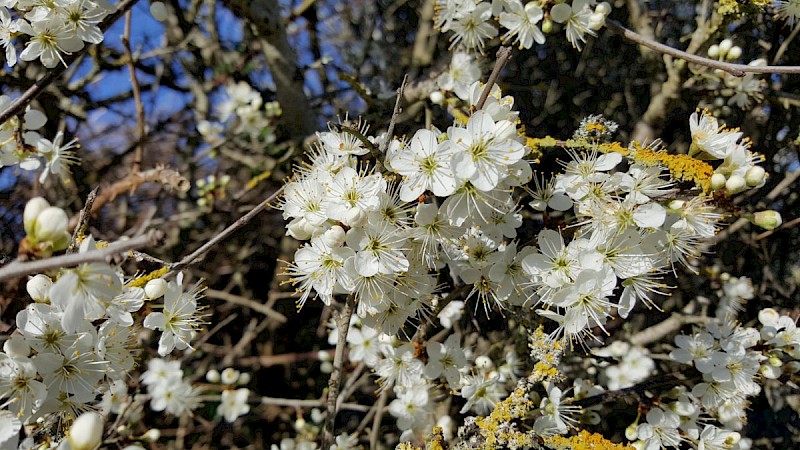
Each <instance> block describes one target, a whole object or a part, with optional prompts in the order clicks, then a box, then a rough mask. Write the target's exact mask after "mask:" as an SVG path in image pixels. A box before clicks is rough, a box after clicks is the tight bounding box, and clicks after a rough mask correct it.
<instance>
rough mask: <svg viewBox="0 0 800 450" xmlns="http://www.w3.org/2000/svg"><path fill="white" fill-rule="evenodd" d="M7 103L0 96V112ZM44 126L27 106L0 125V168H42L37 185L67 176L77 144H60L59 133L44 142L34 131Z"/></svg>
mask: <svg viewBox="0 0 800 450" xmlns="http://www.w3.org/2000/svg"><path fill="white" fill-rule="evenodd" d="M0 11H2V8H0ZM10 104H11V98H10V97H9V96H7V95H0V111H3V110H5V109H6V108H7V107H8V106H9V105H10ZM45 123H47V116H45V115H44V113H43V112H41V111H39V110H38V109H35V108H32V107H30V106H29V107H28V108H27V109H26V110H25V114H24V115H22V116H21V118H20V117H16V116H15V117H11V118H10V119H8V120H6V121H5V122H3V123H2V124H0V167H5V166H13V165H19V167H20V168H21V169H23V170H28V171H33V170H38V169H39V168H40V167H42V165H44V170H43V171H42V173H41V175H40V176H39V182H40V183H44V181H45V179H47V176H48V175H49V174H51V173H52V174H54V175H57V176H59V177H61V178H64V177H65V176H66V175H67V174H68V173H69V165H70V164H73V163H74V162H75V161H76V158H75V154H74V150H75V149H76V148H77V147H78V145H77V142H78V141H77V140H76V139H73V140H71V141H70V142H67V143H64V133H63V132H61V131H59V132H58V133H57V134H56V137H55V138H53V140H52V141H51V140H49V139H45V138H44V137H42V136H41V135H40V134H39V133H38V132H37V131H36V130H38V129H40V128H42V127H43V126H44V124H45Z"/></svg>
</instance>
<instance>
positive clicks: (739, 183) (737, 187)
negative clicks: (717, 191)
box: [725, 175, 747, 195]
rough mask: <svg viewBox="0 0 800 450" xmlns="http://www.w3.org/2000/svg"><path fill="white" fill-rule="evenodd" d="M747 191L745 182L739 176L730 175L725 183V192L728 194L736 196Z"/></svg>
mask: <svg viewBox="0 0 800 450" xmlns="http://www.w3.org/2000/svg"><path fill="white" fill-rule="evenodd" d="M745 189H747V182H745V180H744V178H742V177H741V176H740V175H731V176H730V177H729V178H728V181H726V182H725V190H726V191H728V194H731V195H733V194H738V193H739V192H742V191H743V190H745Z"/></svg>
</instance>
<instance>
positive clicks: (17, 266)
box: [0, 230, 165, 281]
mask: <svg viewBox="0 0 800 450" xmlns="http://www.w3.org/2000/svg"><path fill="white" fill-rule="evenodd" d="M164 237H165V235H164V232H162V231H159V230H152V231H150V232H149V233H147V234H143V235H141V236H137V237H135V238H131V239H127V240H124V241H117V242H114V243H113V244H109V245H108V246H106V247H103V248H98V249H96V250H90V251H88V252H85V253H70V254H67V255H61V256H54V257H52V258H46V259H40V260H38V261H31V262H13V263H11V264H8V265H6V266H4V267H2V268H0V281H5V280H9V279H13V278H19V277H23V276H26V275H32V274H36V273H43V272H46V271H48V270H53V269H60V268H63V267H73V266H77V265H79V264H83V263H93V262H95V263H102V262H106V261H107V260H108V258H110V257H112V256H114V255H118V254H120V253H124V252H127V251H128V250H133V249H137V248H142V247H152V246H155V245H158V244H159V243H160V242H161V241H163V239H164Z"/></svg>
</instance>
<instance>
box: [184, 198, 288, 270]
mask: <svg viewBox="0 0 800 450" xmlns="http://www.w3.org/2000/svg"><path fill="white" fill-rule="evenodd" d="M284 187H285V185H284V186H281V188H280V189H278V190H277V191H275V192H274V193H273V194H272V195H270V196H269V197H267V199H266V200H264V201H263V202H261V203H259V204H258V205H257V206H256V207H255V208H253V209H252V210H250V212H248V213H247V214H245V215H243V216H242V217H240V218H239V219H238V220H237V221H236V222H234V223H232V224H231V225H230V226H228V228H225V229H224V230H222V232H221V233H220V234H218V235H216V236H214V237H213V238H211V239H210V240H209V241H208V242H206V243H205V244H203V245H202V246H201V247H200V248H198V249H197V250H195V251H194V252H192V253H191V254H190V255H189V256H186V257H185V258H183V259H182V260H180V261H179V262H177V263H175V264H174V265H173V266H172V267H170V269H172V271H176V270H180V269H182V268H184V267H186V266H189V265H191V264H194V263H196V262H198V261H199V260H200V257H201V256H203V255H204V254H205V253H206V252H207V251H209V250H211V248H212V247H214V246H215V245H217V244H219V243H220V242H222V241H223V240H225V239H227V238H228V237H229V236H230V235H232V234H233V233H234V232H235V231H236V230H238V229H239V228H241V227H243V226H245V225H246V224H247V223H249V222H250V221H251V220H253V217H255V216H257V215H258V213H260V212H261V211H263V210H265V209H266V208H267V207H268V206H269V204H270V202H271V201H273V200H275V199H276V198H278V196H279V195H280V194H281V192H283V188H284Z"/></svg>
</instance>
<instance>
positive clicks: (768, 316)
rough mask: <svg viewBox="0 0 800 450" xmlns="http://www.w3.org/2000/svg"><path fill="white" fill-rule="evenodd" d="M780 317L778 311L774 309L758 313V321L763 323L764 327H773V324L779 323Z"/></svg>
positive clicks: (765, 309) (766, 309)
mask: <svg viewBox="0 0 800 450" xmlns="http://www.w3.org/2000/svg"><path fill="white" fill-rule="evenodd" d="M780 316H781V315H780V314H778V311H775V310H774V309H772V308H764V309H762V310H761V311H759V312H758V321H759V322H761V324H762V325H768V326H772V324H774V323H776V322H777V321H778V318H779V317H780Z"/></svg>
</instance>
